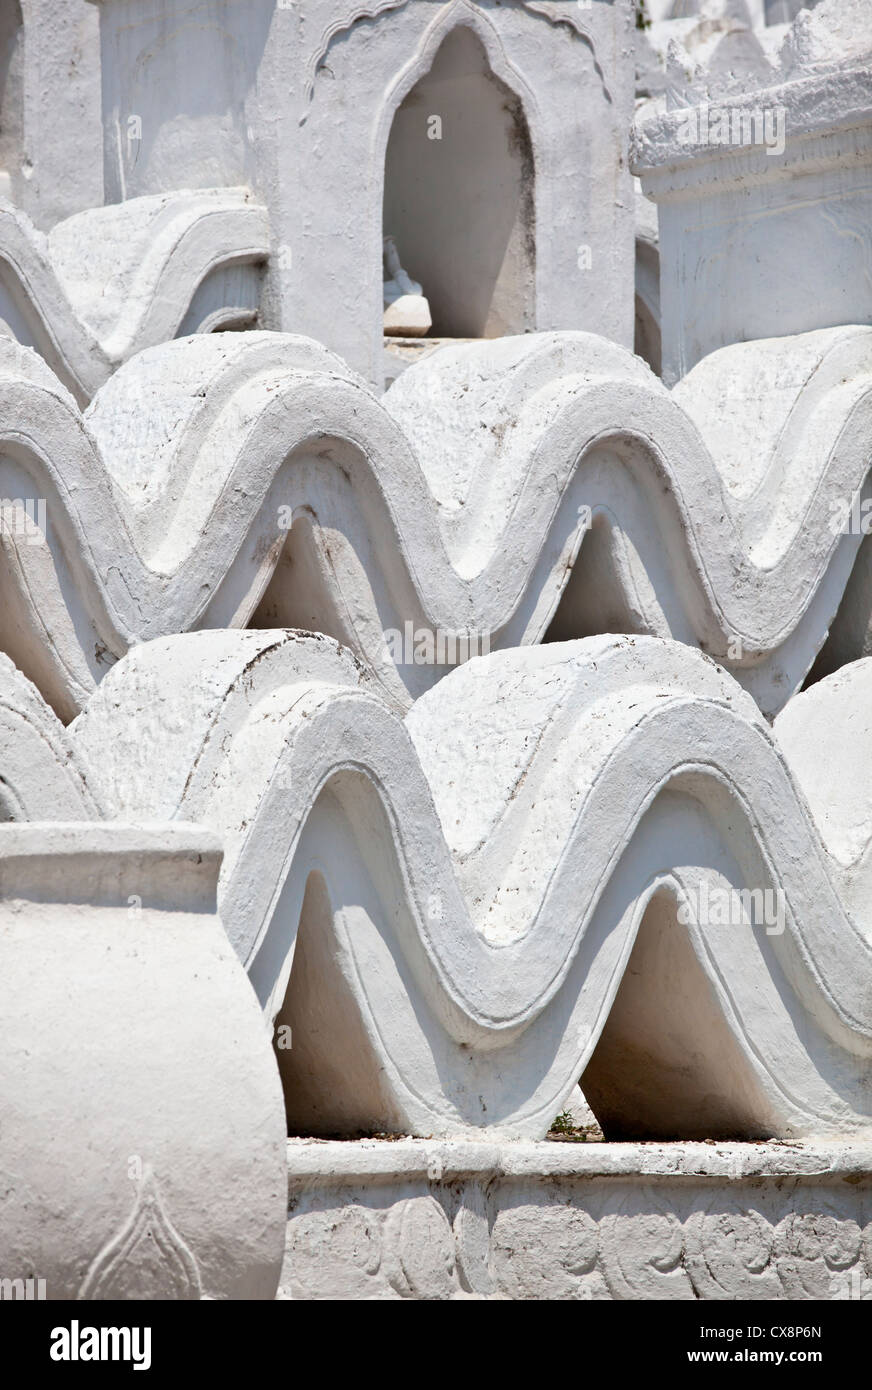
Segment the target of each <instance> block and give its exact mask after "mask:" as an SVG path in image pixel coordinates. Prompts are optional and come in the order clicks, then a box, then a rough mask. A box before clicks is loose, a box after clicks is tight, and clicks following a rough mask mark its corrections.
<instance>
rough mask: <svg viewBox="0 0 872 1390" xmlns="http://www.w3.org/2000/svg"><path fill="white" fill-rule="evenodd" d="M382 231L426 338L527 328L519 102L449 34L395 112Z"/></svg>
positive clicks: (460, 38)
mask: <svg viewBox="0 0 872 1390" xmlns="http://www.w3.org/2000/svg"><path fill="white" fill-rule="evenodd" d="M383 229H384V234H385V235H391V236H393V238H394V240H395V242H396V245H397V248H398V251H399V255H400V259H401V261H402V264H403V268H404V269H405V270H406V271H407V272H408V273H409V275H411V277H412V279H413V280H417V281H419V282H420V284H421V285H422V288H423V292H424V294H425V295H426V297H427V299H428V300H429V302H430V312H431V315H432V319H433V327H432V330H431V333H432V336H434V337H443V338H446V337H447V338H498V337H501V336H503V335H504V334H508V333H524V332H526V331H528V330H531V329H532V328H533V327H534V326H535V269H536V264H535V263H536V248H535V211H534V167H533V153H532V145H531V141H530V133H529V129H528V126H527V121H526V118H525V116H524V111H523V107H522V103H521V100H520V98H519V97H518V96H517V95H516V94H515V93H514V92H512V91H511V90H510V89H509V87H507V86H506V84H505V83H504V82H503V81H502V80H501V79H500V78H498V77H497V76H496V75H495V74H494V73H493V71H492V70H491V68H490V66H489V64H488V60H487V55H486V53H485V50H484V48H483V46H482V44H481V42H480V41H479V39H478V37H477V36H476V35H475V34H474V33H473V32H472V30H471V29H469V28H467V27H465V26H461V27H458V28H456V29H453V30H452V31H451V32H450V33H449V34H448V35H447V37H446V38H445V39H444V40H443V42H442V44H441V45H440V47H439V49H438V50H437V53H436V56H435V58H434V60H433V64H432V67H431V68H430V70H429V72H428V73H426V74H425V76H424V77H422V78H421V79H420V80H419V81H418V82H417V83H416V84H415V86H414V87H413V88H412V89H411V91H410V92H409V93H408V95H407V96H406V97H405V99H404V101H403V102H402V104H401V105H400V106H399V108H398V109H397V111H396V114H395V116H394V120H393V124H392V127H391V133H390V138H389V140H388V145H387V152H386V157H385V180H384V207H383Z"/></svg>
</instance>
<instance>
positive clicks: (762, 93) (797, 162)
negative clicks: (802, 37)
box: [630, 65, 872, 202]
mask: <svg viewBox="0 0 872 1390" xmlns="http://www.w3.org/2000/svg"><path fill="white" fill-rule="evenodd" d="M767 112H768V113H770V115H771V113H779V115H778V119H779V120H780V121H783V130H784V134H785V148H784V151H783V153H776V152H775V151H774V150H772V149H770V148H767V145H766V144H764V143H763V142H762V140H757V141H756V142H755V143H748V144H742V143H730V144H724V143H720V142H719V141H718V142H717V143H715V142H714V141H713V140H712V139H711V138H706V135H705V132H706V129H707V130H708V132H709V135H711V133H712V132H713V131H714V130H715V127H716V121H718V120H720V118H721V116H722V115H726V116H727V117H728V118H729V120H730V121H731V122H735V123H736V125H737V126H738V125H739V122H740V121H741V120H742V118H744V119H745V120H748V119H750V118H753V116H754V115H755V113H757V114H758V115H761V116H762V115H764V114H765V113H767ZM694 131H696V135H697V138H694ZM700 136H701V137H702V138H699V137H700ZM870 153H872V70H870V69H869V67H868V65H866V66H864V67H857V68H852V69H848V70H843V71H839V72H831V73H827V74H824V75H819V74H815V75H814V76H810V77H806V78H801V79H799V80H796V81H792V82H785V83H782V84H780V85H778V86H774V87H766V88H758V89H756V90H754V91H751V92H746V93H743V94H736V95H734V94H732V93H729V94H724V95H722V96H715V97H713V98H712V99H711V100H709V101H705V102H700V103H699V104H697V105H694V106H685V107H680V108H678V109H676V110H673V111H666V112H662V113H661V114H660V115H657V116H652V117H651V118H650V119H648V120H646V121H643V122H642V123H641V124H639V125H637V126H636V127H635V129H634V131H633V134H632V138H631V145H630V164H631V169H632V172H633V173H634V174H636V175H637V176H638V177H639V178H640V179H641V180H642V187H643V189H644V191H645V193H646V194H648V195H649V196H650V197H652V198H654V199H655V201H658V202H660V201H666V200H669V199H677V198H681V197H682V196H694V197H698V196H699V195H700V194H701V193H703V192H705V191H706V190H707V189H709V188H710V189H712V190H713V191H717V192H723V191H725V189H726V188H728V187H729V185H730V184H738V183H742V184H744V185H748V184H754V183H764V182H771V181H772V180H774V179H778V178H789V177H791V176H793V175H795V174H796V173H797V172H802V173H815V172H819V171H822V170H824V169H827V168H831V167H833V166H835V165H841V166H844V165H846V164H851V163H858V164H860V163H865V162H868V160H869V158H870Z"/></svg>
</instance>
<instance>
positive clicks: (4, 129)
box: [0, 0, 24, 198]
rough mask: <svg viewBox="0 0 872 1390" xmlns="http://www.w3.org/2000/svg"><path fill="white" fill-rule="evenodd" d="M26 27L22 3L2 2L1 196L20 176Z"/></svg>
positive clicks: (0, 17) (7, 193)
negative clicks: (22, 15)
mask: <svg viewBox="0 0 872 1390" xmlns="http://www.w3.org/2000/svg"><path fill="white" fill-rule="evenodd" d="M23 87H24V26H23V23H22V18H21V5H20V3H19V0H0V196H3V197H5V198H8V197H10V196H11V180H12V179H14V178H17V177H19V176H20V174H21V172H22V170H21V162H22V157H23V142H24V130H23V122H24V90H23Z"/></svg>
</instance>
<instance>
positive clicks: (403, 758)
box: [0, 631, 872, 1137]
mask: <svg viewBox="0 0 872 1390" xmlns="http://www.w3.org/2000/svg"><path fill="white" fill-rule="evenodd" d="M870 681H872V665H870V664H869V663H867V662H861V663H858V664H857V665H855V666H853V667H851V668H847V672H842V673H840V674H839V675H837V676H835V677H833V678H831V679H830V680H829V681H825V682H823V683H821V684H820V685H819V686H817V687H816V688H815V690H814V691H812V692H810V693H809V694H808V695H803V696H800V697H797V699H796V701H794V702H793V703H792V704H791V706H790V708H789V710H788V711H787V712H786V714H785V716H783V718H784V720H785V724H784V733H783V736H782V735H781V734H780V727H781V721H779V722H778V723H777V724H776V728H775V731H774V732H773V731H772V729H770V727H769V726H768V724H767V723H766V721H765V719H764V718H763V716H762V715H761V713H760V712H759V710H758V708H757V707H756V705H755V704H754V702H753V701H752V700H751V698H750V697H749V696H748V695H747V693H746V692H744V691H742V690H741V689H740V687H739V686H738V685H737V684H736V683H735V681H733V680H732V678H731V677H730V676H729V675H728V674H726V673H725V672H724V671H723V670H721V669H720V668H719V667H718V666H717V665H716V664H715V663H714V662H713V661H711V660H710V659H708V658H706V657H705V656H703V655H702V654H700V653H699V652H694V651H692V650H691V649H689V648H688V647H685V646H682V645H680V644H677V643H673V642H664V641H661V640H659V639H652V638H645V637H641V638H639V637H611V636H609V637H597V638H589V639H587V640H585V641H580V642H571V643H559V644H552V645H548V646H544V647H539V648H525V649H518V650H515V651H511V652H501V653H495V654H492V655H491V656H489V657H486V658H482V659H478V660H474V661H471V662H469V663H468V664H466V665H465V666H464V667H462V668H461V669H460V670H458V671H456V672H454V673H452V674H451V675H450V676H449V677H447V678H446V679H445V680H443V681H442V682H440V683H439V684H438V685H437V686H436V687H435V688H434V689H433V690H431V691H430V692H429V693H428V694H426V695H425V696H423V697H422V698H421V699H420V700H419V701H418V702H417V703H416V705H415V706H414V707H413V709H412V710H411V711H410V713H409V714H408V715H407V716H406V718H405V720H404V719H402V718H401V717H400V716H399V715H398V714H397V712H396V711H395V710H393V709H391V708H389V707H388V705H387V704H386V702H385V701H384V700H383V699H382V698H381V696H380V695H379V694H378V693H377V688H376V684H375V682H374V681H373V678H372V676H371V674H370V673H369V672H368V671H367V670H366V668H365V667H363V666H361V665H360V664H359V663H356V662H355V661H354V659H353V658H352V657H351V656H350V655H349V654H348V653H347V652H343V651H342V650H341V649H340V648H338V647H337V646H336V644H335V643H333V642H331V641H330V640H328V639H326V638H324V637H318V636H312V635H305V634H298V633H281V634H278V633H273V632H265V631H251V632H243V633H239V632H208V633H207V632H204V633H197V634H188V635H185V636H179V637H172V638H166V639H162V640H159V641H156V642H152V643H149V644H147V645H142V646H139V647H137V648H136V649H135V650H134V651H132V652H131V653H130V654H129V655H128V656H127V657H126V658H125V659H124V660H123V661H121V662H119V663H118V664H117V665H116V666H115V668H114V669H113V670H112V671H111V672H110V673H109V675H108V676H107V677H106V679H105V680H104V681H103V683H102V685H101V687H100V689H99V690H98V691H97V692H96V693H95V694H94V695H93V696H92V698H91V700H90V701H89V704H88V707H87V709H86V710H85V711H84V713H83V714H82V715H81V716H80V717H79V718H78V719H77V720H76V721H75V722H74V723H73V724H72V726H71V727H70V728H69V729H64V728H63V726H62V725H61V724H60V722H59V721H58V720H57V719H56V717H55V716H54V715H53V714H52V713H51V712H50V711H49V710H47V709H46V707H45V704H44V702H43V701H42V700H41V698H40V697H39V696H38V694H37V692H36V691H35V690H33V688H32V687H30V686H28V685H27V683H26V682H25V681H24V680H23V678H22V677H21V676H20V674H19V673H17V672H15V671H14V670H13V668H12V667H11V665H9V664H7V665H6V666H4V668H3V690H4V696H3V701H2V705H0V711H2V724H0V729H2V731H3V732H2V736H3V739H4V743H11V744H12V745H13V746H14V747H15V748H16V749H17V762H16V763H14V764H13V763H12V761H11V760H7V766H8V768H9V771H8V775H7V774H6V773H4V776H5V785H6V788H7V804H8V807H9V808H10V809H9V812H8V813H9V814H14V815H15V816H16V817H19V818H22V817H23V818H28V817H29V816H30V815H32V814H34V813H36V814H40V813H41V809H40V808H41V807H42V806H43V805H44V804H45V799H46V797H50V796H54V797H55V798H56V801H57V803H58V805H61V804H62V805H63V807H64V815H65V816H67V817H73V818H75V817H85V818H90V817H93V816H95V815H98V816H100V817H107V818H111V819H120V820H122V821H138V822H141V821H157V822H164V823H165V822H167V821H171V820H182V821H188V822H190V821H193V822H196V823H198V824H200V825H202V826H205V827H207V828H208V829H209V830H211V831H212V832H217V834H218V835H219V836H220V839H221V842H222V844H223V846H224V861H223V867H222V871H221V879H220V885H219V911H220V914H221V919H222V921H223V923H224V925H225V927H226V930H227V932H228V934H229V936H230V939H231V941H232V942H233V944H234V946H235V947H236V950H237V953H238V954H239V956H240V958H241V959H242V960H243V961H244V962H245V963H246V965H247V968H248V970H249V974H250V978H251V979H252V982H253V983H254V985H255V988H256V990H257V992H258V994H259V996H260V998H261V1000H262V1002H263V1005H264V1007H265V1009H266V1012H267V1014H268V1016H269V1017H270V1018H272V1019H274V1020H275V1022H276V1024H277V1027H278V1030H279V1037H284V1036H285V1035H286V1034H287V1035H288V1036H289V1037H290V1038H291V1041H292V1045H290V1046H289V1047H288V1048H287V1049H285V1048H283V1047H282V1046H281V1045H279V1048H278V1050H277V1055H278V1057H279V1061H280V1065H281V1068H282V1071H283V1075H284V1080H285V1089H286V1101H287V1106H288V1114H289V1118H290V1122H291V1124H292V1126H295V1127H296V1128H299V1129H300V1130H302V1131H303V1132H310V1133H311V1132H316V1133H317V1132H320V1133H337V1132H338V1133H349V1132H355V1131H360V1130H369V1131H371V1130H387V1131H400V1132H405V1133H409V1132H411V1133H418V1134H437V1133H438V1134H453V1133H464V1132H468V1131H471V1130H476V1129H482V1128H487V1129H493V1130H494V1131H495V1132H499V1133H502V1134H505V1135H510V1136H527V1137H539V1136H541V1135H543V1134H544V1133H545V1131H546V1130H547V1128H548V1126H549V1123H550V1121H551V1119H552V1118H553V1116H554V1114H555V1113H556V1111H557V1110H559V1109H560V1107H561V1105H562V1103H563V1102H564V1101H565V1099H566V1097H567V1096H568V1095H569V1093H570V1091H571V1090H572V1088H573V1086H574V1085H575V1084H576V1082H577V1080H578V1078H579V1076H582V1084H583V1087H584V1089H585V1093H586V1094H587V1095H588V1097H589V1099H590V1100H591V1102H592V1103H593V1105H594V1108H595V1110H596V1111H597V1113H598V1115H599V1116H600V1118H601V1120H602V1122H603V1124H604V1125H605V1127H606V1130H607V1132H608V1133H612V1134H616V1135H619V1134H622V1133H632V1134H634V1135H635V1136H637V1137H638V1136H639V1135H640V1134H646V1133H647V1134H652V1135H657V1134H659V1135H676V1134H681V1135H683V1136H684V1137H693V1136H695V1135H704V1136H706V1137H708V1136H711V1135H718V1134H720V1135H733V1136H741V1135H752V1136H756V1135H767V1134H768V1135H772V1134H778V1135H794V1136H796V1135H806V1136H808V1135H824V1134H836V1133H844V1134H850V1133H860V1132H863V1131H864V1130H867V1129H868V1127H869V1124H870V1116H872V1064H870V1059H872V990H870V986H869V979H870V964H872V932H870V922H869V915H868V902H869V887H870V864H869V854H868V845H869V830H870V826H872V802H870V797H869V795H868V793H867V791H866V790H865V786H864V785H863V786H861V784H860V782H859V781H858V778H857V775H856V772H853V774H852V769H855V768H856V767H857V766H862V765H863V759H864V758H865V757H866V756H868V753H869V749H868V747H867V745H868V732H867V733H865V734H862V733H861V734H857V733H856V731H855V735H854V736H853V737H851V738H849V739H848V741H847V742H846V743H845V744H844V745H841V744H840V743H839V740H838V738H837V737H836V736H835V735H834V734H833V733H832V729H833V725H834V722H835V720H836V719H837V718H838V715H839V713H840V712H841V710H842V709H843V707H845V702H846V701H848V702H849V703H851V704H853V705H854V706H856V702H857V700H858V699H860V698H863V699H865V700H866V701H868V691H867V687H868V685H869V682H870ZM846 682H848V684H847V685H846ZM8 730H12V733H11V734H10V733H7V731H8ZM827 730H828V731H830V733H829V741H830V747H829V751H828V760H827V763H828V766H827V772H826V774H825V775H823V774H822V773H821V772H820V771H819V770H817V769H816V765H815V763H814V760H810V759H809V758H808V757H807V755H804V754H803V752H802V750H803V749H805V748H807V747H808V746H809V745H810V744H814V742H815V740H816V739H818V738H819V737H820V736H821V734H822V731H827ZM858 738H859V741H860V743H861V745H862V746H860V747H858ZM31 746H32V747H33V748H35V749H38V750H41V751H40V756H39V757H37V756H35V755H33V754H31V752H30V747H31ZM792 761H795V762H796V764H797V767H796V770H795V771H792V770H791V762H792ZM743 894H744V897H743V896H742V895H743ZM716 908H717V910H716ZM282 1030H285V1031H284V1033H283V1032H282Z"/></svg>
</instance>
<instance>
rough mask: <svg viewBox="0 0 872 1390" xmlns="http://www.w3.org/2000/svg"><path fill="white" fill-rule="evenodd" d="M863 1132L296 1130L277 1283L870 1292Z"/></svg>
mask: <svg viewBox="0 0 872 1390" xmlns="http://www.w3.org/2000/svg"><path fill="white" fill-rule="evenodd" d="M870 1167H872V1152H870V1150H869V1148H868V1146H864V1145H859V1144H857V1145H853V1144H850V1143H848V1144H839V1145H838V1146H827V1145H824V1144H814V1145H810V1144H796V1145H768V1144H767V1145H754V1146H753V1147H751V1146H748V1145H741V1144H716V1145H707V1144H670V1145H657V1144H646V1145H639V1144H557V1143H555V1144H523V1143H518V1144H499V1143H486V1142H485V1143H483V1142H473V1143H456V1142H442V1143H437V1142H433V1141H426V1140H408V1139H407V1140H402V1141H400V1142H394V1143H386V1142H384V1141H380V1140H370V1141H367V1140H363V1141H360V1142H358V1143H353V1144H339V1143H324V1142H321V1143H313V1142H312V1141H311V1140H309V1141H307V1140H299V1139H292V1140H290V1141H289V1143H288V1169H289V1204H288V1205H289V1211H288V1234H287V1245H286V1252H285V1263H284V1269H283V1272H282V1283H281V1289H280V1291H279V1295H278V1297H279V1298H286V1299H320V1298H337V1297H338V1298H350V1299H361V1298H364V1299H389V1300H396V1299H426V1300H437V1301H444V1300H449V1299H456V1300H463V1299H496V1300H504V1299H512V1300H515V1299H518V1300H524V1301H526V1300H530V1299H536V1300H539V1299H545V1300H561V1301H563V1300H573V1301H574V1300H582V1301H595V1302H599V1301H603V1300H609V1299H616V1300H619V1301H634V1300H639V1299H656V1300H670V1301H671V1300H675V1299H679V1300H686V1301H692V1300H713V1301H718V1302H723V1301H742V1302H744V1301H751V1302H754V1301H757V1300H771V1299H776V1300H788V1301H791V1302H793V1301H796V1302H805V1301H829V1300H846V1301H847V1300H851V1301H854V1300H857V1301H865V1302H869V1301H872V1206H870V1181H869V1173H870Z"/></svg>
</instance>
